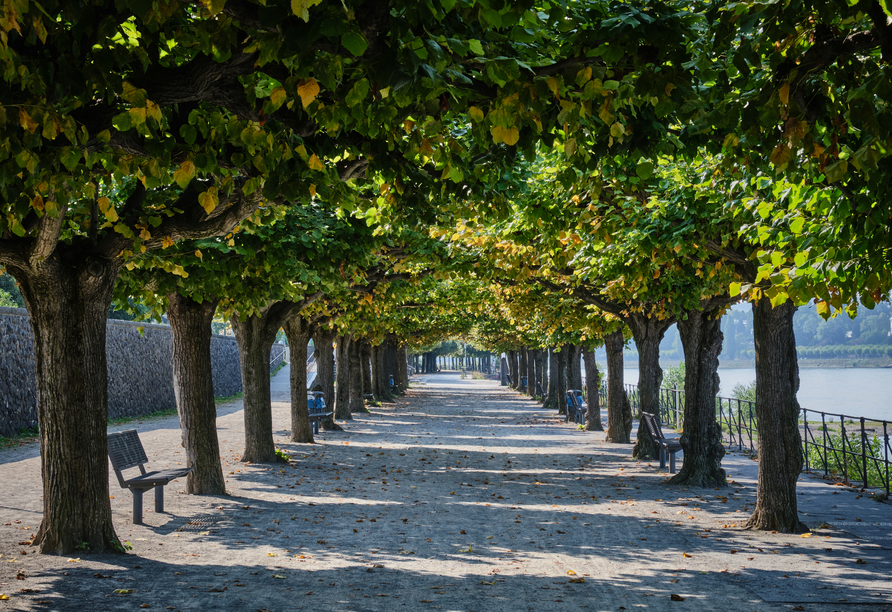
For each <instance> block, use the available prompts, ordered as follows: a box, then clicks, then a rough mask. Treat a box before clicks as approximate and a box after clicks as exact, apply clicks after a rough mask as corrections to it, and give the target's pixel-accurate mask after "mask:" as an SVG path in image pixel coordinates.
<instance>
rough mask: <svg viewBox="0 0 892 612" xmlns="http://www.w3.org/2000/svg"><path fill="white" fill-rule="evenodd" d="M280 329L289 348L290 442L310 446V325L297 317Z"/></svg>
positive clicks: (311, 433) (311, 429) (311, 439)
mask: <svg viewBox="0 0 892 612" xmlns="http://www.w3.org/2000/svg"><path fill="white" fill-rule="evenodd" d="M282 327H283V328H284V329H285V335H286V336H287V337H288V344H289V345H290V346H291V376H290V383H291V441H292V442H298V443H302V444H312V443H313V442H314V439H313V426H312V425H311V424H310V408H309V405H308V403H307V344H308V343H309V342H310V336H312V325H311V324H310V323H309V322H308V321H307V320H306V319H304V318H303V317H301V316H300V315H298V316H296V317H293V318H291V319H290V320H288V321H286V322H285V323H284V325H283V326H282Z"/></svg>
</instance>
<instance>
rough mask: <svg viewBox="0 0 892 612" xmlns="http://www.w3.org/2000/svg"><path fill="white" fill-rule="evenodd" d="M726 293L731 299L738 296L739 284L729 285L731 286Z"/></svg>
mask: <svg viewBox="0 0 892 612" xmlns="http://www.w3.org/2000/svg"><path fill="white" fill-rule="evenodd" d="M728 293H729V294H730V295H731V297H737V296H738V295H740V283H731V286H730V287H729V288H728Z"/></svg>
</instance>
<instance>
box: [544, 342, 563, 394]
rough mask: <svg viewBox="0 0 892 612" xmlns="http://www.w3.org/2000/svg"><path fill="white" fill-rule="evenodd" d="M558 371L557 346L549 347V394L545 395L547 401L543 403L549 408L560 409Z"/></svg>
mask: <svg viewBox="0 0 892 612" xmlns="http://www.w3.org/2000/svg"><path fill="white" fill-rule="evenodd" d="M557 371H558V354H557V352H556V351H555V347H553V346H552V347H549V349H548V386H547V392H548V395H547V396H546V397H545V401H544V402H543V404H542V407H543V408H548V409H549V410H558V409H559V408H560V405H559V399H560V398H558V389H557V382H558V379H557Z"/></svg>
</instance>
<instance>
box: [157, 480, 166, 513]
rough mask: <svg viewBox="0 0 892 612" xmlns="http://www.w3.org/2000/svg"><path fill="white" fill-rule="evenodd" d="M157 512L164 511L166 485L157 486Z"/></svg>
mask: <svg viewBox="0 0 892 612" xmlns="http://www.w3.org/2000/svg"><path fill="white" fill-rule="evenodd" d="M155 512H156V513H161V512H164V485H158V486H156V487H155Z"/></svg>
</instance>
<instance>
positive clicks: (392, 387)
mask: <svg viewBox="0 0 892 612" xmlns="http://www.w3.org/2000/svg"><path fill="white" fill-rule="evenodd" d="M390 392H391V393H399V392H400V386H399V385H398V384H396V381H395V380H393V375H392V374H391V376H390Z"/></svg>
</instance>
